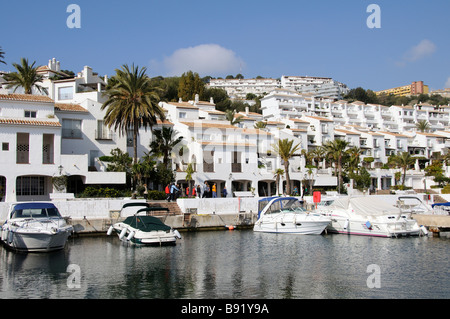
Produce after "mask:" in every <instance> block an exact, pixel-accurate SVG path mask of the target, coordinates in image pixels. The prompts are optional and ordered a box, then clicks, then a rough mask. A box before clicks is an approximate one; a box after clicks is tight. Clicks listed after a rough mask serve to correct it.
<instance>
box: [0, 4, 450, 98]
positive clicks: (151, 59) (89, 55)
mask: <svg viewBox="0 0 450 319" xmlns="http://www.w3.org/2000/svg"><path fill="white" fill-rule="evenodd" d="M72 3H74V4H77V5H79V7H80V8H81V28H79V29H76V28H73V29H71V28H68V27H67V24H66V20H67V18H68V17H69V16H70V14H71V13H68V12H66V10H67V7H68V5H69V4H72ZM372 3H374V4H378V5H379V7H380V9H381V28H379V29H370V28H368V26H367V24H366V20H367V18H368V17H369V15H370V14H371V13H367V12H366V9H367V6H368V5H369V4H372ZM0 8H1V12H2V13H1V18H0V29H1V30H2V32H1V33H0V46H1V47H2V49H3V51H5V53H6V54H5V60H6V62H7V65H3V64H2V65H0V70H6V71H8V70H13V67H12V65H11V64H12V63H13V62H19V61H20V58H21V57H26V58H28V59H29V60H31V61H36V64H38V65H43V64H47V63H48V60H49V59H51V58H53V57H55V58H56V59H57V60H59V61H61V67H62V68H63V69H69V70H73V71H74V72H79V71H80V70H81V69H82V68H83V66H84V65H89V66H91V67H92V68H93V69H94V71H95V72H98V73H99V74H101V75H104V74H108V75H113V74H114V73H115V72H114V70H115V69H116V68H119V67H120V66H121V65H122V64H125V63H128V64H131V63H135V64H137V65H139V66H146V67H147V68H148V74H149V75H150V76H156V75H163V76H169V75H181V73H182V72H183V71H187V70H190V69H192V70H193V71H195V72H198V73H200V75H201V76H206V75H212V76H215V77H218V76H222V77H225V76H226V75H228V74H233V75H236V74H237V73H240V72H241V73H242V74H243V75H244V76H245V77H248V78H250V77H255V76H257V75H261V76H264V77H273V78H279V77H281V76H282V75H309V76H323V77H332V78H334V79H336V80H337V81H340V82H343V83H346V84H347V85H348V86H349V87H350V88H354V87H358V86H361V87H363V88H366V89H372V90H381V89H386V88H391V87H395V86H401V85H406V84H409V83H411V82H412V81H420V80H422V81H424V82H425V84H428V85H429V86H430V88H431V89H442V88H444V87H450V37H449V34H450V23H449V22H448V13H449V12H450V1H448V0H429V1H423V0H421V1H419V0H409V1H406V0H395V1H394V0H390V1H385V0H383V1H381V0H371V1H365V0H340V1H338V0H316V1H304V0H278V1H266V0H259V1H255V0H240V1H236V0H227V1H217V0H209V1H203V0H190V1H186V0H164V1H162V0H150V1H148V0H147V1H141V0H129V1H123V0H122V1H115V0H109V1H105V0H95V1H92V0H91V1H85V0H69V1H65V0H53V1H45V0H44V1H7V2H6V1H5V0H2V3H1V6H0Z"/></svg>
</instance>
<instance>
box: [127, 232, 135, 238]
mask: <svg viewBox="0 0 450 319" xmlns="http://www.w3.org/2000/svg"><path fill="white" fill-rule="evenodd" d="M133 237H134V231H132V232H130V234H129V235H128V237H127V240H131V239H132V238H133Z"/></svg>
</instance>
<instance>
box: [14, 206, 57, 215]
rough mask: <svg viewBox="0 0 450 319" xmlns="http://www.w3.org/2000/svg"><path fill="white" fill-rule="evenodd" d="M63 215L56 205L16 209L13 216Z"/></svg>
mask: <svg viewBox="0 0 450 319" xmlns="http://www.w3.org/2000/svg"><path fill="white" fill-rule="evenodd" d="M48 217H61V215H60V214H59V212H58V209H57V208H56V207H48V208H26V209H15V210H14V211H13V212H12V213H11V218H48Z"/></svg>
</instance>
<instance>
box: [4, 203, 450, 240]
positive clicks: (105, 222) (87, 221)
mask: <svg viewBox="0 0 450 319" xmlns="http://www.w3.org/2000/svg"><path fill="white" fill-rule="evenodd" d="M370 196H377V197H380V200H384V201H388V202H391V203H392V204H395V202H396V200H397V199H398V195H370ZM415 196H417V197H418V198H420V199H422V200H423V198H424V197H423V195H422V194H417V195H415ZM259 199H260V198H254V197H241V198H237V197H233V198H202V199H198V198H189V199H188V198H186V199H184V198H183V199H178V200H177V204H178V206H179V208H180V210H181V212H182V213H183V214H181V215H180V214H178V215H168V216H164V217H162V218H163V221H164V222H165V223H166V224H167V225H169V226H172V227H174V228H177V229H186V230H194V229H210V228H219V229H220V228H222V227H228V226H235V227H237V228H239V227H240V226H241V227H243V226H245V227H250V226H252V225H253V224H254V222H255V221H256V218H257V213H258V200H259ZM304 199H305V200H306V201H307V203H309V204H312V197H311V196H308V197H305V198H304ZM127 202H145V200H143V199H141V200H131V199H69V200H54V201H53V203H54V204H55V205H56V206H57V207H58V209H59V210H60V212H61V215H62V216H64V217H70V220H71V223H72V225H74V228H75V231H76V232H78V233H80V234H83V233H102V232H106V231H107V229H108V228H109V226H110V225H111V224H113V223H115V222H117V221H118V220H120V219H124V218H125V217H128V216H126V215H124V214H122V216H120V215H119V211H120V209H121V207H122V206H123V205H124V204H125V203H127ZM10 204H11V203H5V202H1V203H0V223H1V224H3V222H4V221H5V220H6V216H7V213H8V211H9V207H10ZM428 204H431V202H429V203H428ZM414 217H415V218H416V219H417V221H418V222H419V224H421V225H425V226H427V227H445V228H448V227H449V225H450V216H434V215H415V216H414Z"/></svg>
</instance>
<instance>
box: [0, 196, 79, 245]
mask: <svg viewBox="0 0 450 319" xmlns="http://www.w3.org/2000/svg"><path fill="white" fill-rule="evenodd" d="M72 232H73V227H72V226H71V225H68V224H67V222H66V220H65V219H64V218H63V217H62V216H61V214H60V213H59V211H58V209H57V208H56V206H55V205H53V204H52V203H43V202H31V203H17V204H12V205H11V208H10V211H9V212H8V216H7V218H6V221H5V223H4V224H3V226H2V228H1V237H0V238H1V241H2V243H4V244H5V245H6V246H7V247H9V248H12V249H14V250H17V251H25V252H49V251H53V250H58V249H63V248H64V247H65V245H66V242H67V239H68V238H69V236H70V235H71V234H72Z"/></svg>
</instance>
